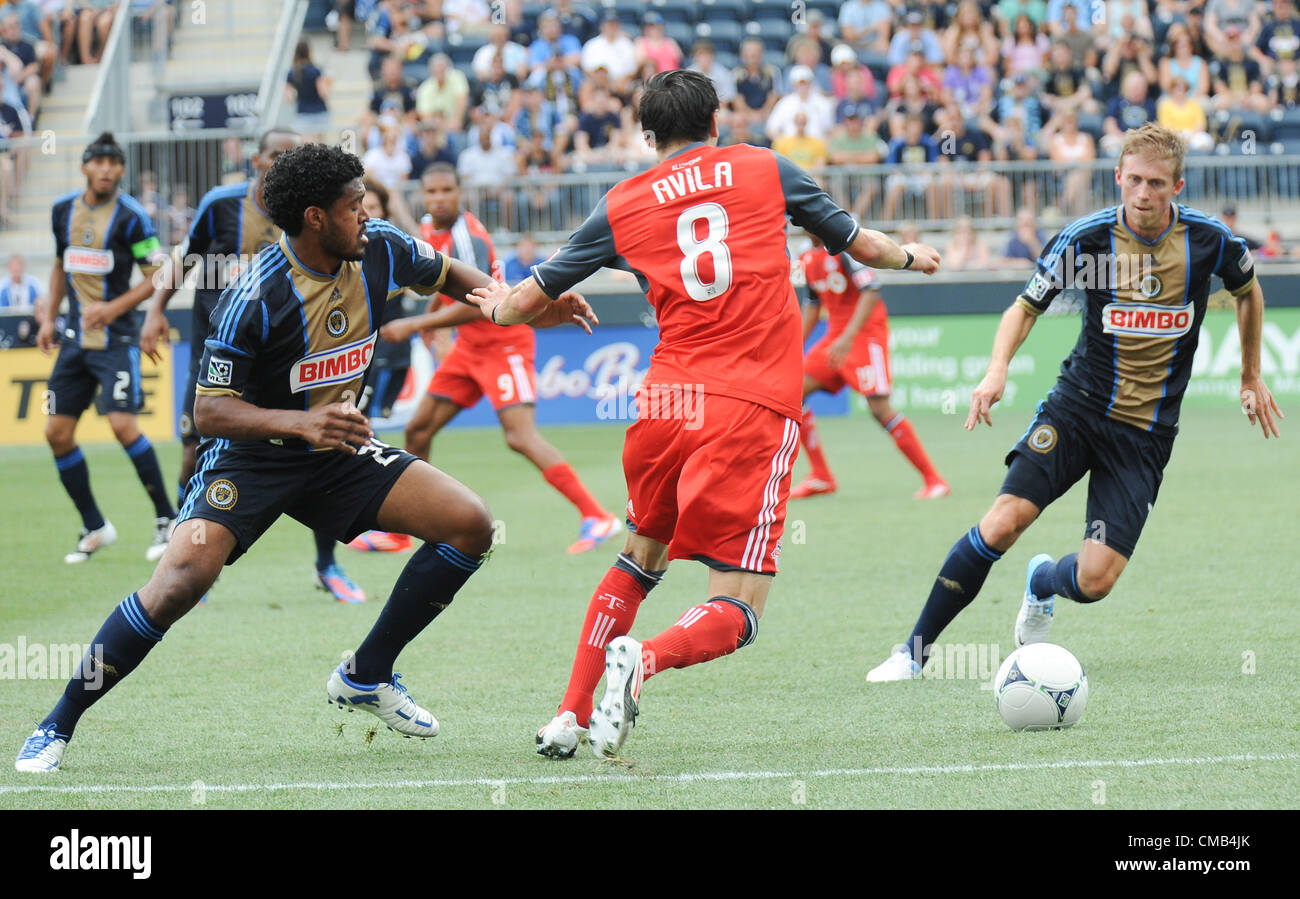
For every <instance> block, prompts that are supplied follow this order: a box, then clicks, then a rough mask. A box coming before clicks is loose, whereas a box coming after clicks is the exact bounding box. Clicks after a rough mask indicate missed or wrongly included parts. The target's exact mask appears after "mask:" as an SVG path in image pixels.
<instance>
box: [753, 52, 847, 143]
mask: <svg viewBox="0 0 1300 899" xmlns="http://www.w3.org/2000/svg"><path fill="white" fill-rule="evenodd" d="M790 85H791V87H792V88H793V93H789V94H786V95H785V96H784V97H782V98H781V99H780V100H777V101H776V104H775V105H774V106H773V107H772V114H771V115H770V116H768V118H767V136H768V138H769V139H770V140H772V141H773V142H775V141H776V140H777V139H778V138H781V137H785V136H786V135H788V134H794V132H795V124H794V117H795V114H796V113H798V112H803V113H805V114H806V115H807V126H806V127H807V132H808V134H810V135H812V136H813V137H819V138H822V139H825V138H826V137H827V135H829V134H830V131H831V127H832V125H833V124H834V121H835V107H834V106H833V105H832V104H831V101H830V100H829V99H828V98H827V97H826V96H825V95H824V94H822V93H821V92H820V91H819V90H817V88H816V87H814V85H813V74H812V71H811V70H810V69H808V68H807V67H806V66H795V67H794V68H793V69H791V70H790Z"/></svg>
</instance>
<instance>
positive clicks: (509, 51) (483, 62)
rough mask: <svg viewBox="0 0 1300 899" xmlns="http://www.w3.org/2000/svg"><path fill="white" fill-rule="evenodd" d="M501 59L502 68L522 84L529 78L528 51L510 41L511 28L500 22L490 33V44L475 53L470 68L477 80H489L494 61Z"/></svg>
mask: <svg viewBox="0 0 1300 899" xmlns="http://www.w3.org/2000/svg"><path fill="white" fill-rule="evenodd" d="M497 56H499V57H501V66H502V68H504V69H505V70H506V72H508V73H509V74H511V75H513V76H514V77H515V79H516V80H517V81H519V82H522V81H523V80H524V79H525V78H527V77H528V70H529V65H528V50H527V48H525V47H523V46H522V45H520V44H516V43H515V42H514V41H512V40H510V26H509V25H507V24H505V23H504V22H499V23H497V24H495V25H493V26H492V30H491V31H490V32H489V33H488V42H487V43H486V44H484V45H483V46H482V47H479V48H478V49H477V50H476V51H474V58H473V60H471V62H470V64H469V67H470V71H471V72H473V73H474V77H475V78H479V79H483V78H487V77H488V75H490V74H491V73H492V59H493V58H494V57H497Z"/></svg>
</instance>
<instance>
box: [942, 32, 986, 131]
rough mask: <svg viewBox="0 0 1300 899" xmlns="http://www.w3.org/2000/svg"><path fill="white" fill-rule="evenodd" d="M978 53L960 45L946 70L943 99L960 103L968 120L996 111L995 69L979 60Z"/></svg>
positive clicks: (969, 47)
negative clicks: (994, 101) (994, 91)
mask: <svg viewBox="0 0 1300 899" xmlns="http://www.w3.org/2000/svg"><path fill="white" fill-rule="evenodd" d="M975 54H976V50H975V48H974V47H971V46H969V45H963V46H961V47H959V48H958V49H957V55H956V56H955V57H954V62H953V63H952V64H951V65H949V66H948V68H947V69H945V70H944V73H943V91H942V94H941V96H942V98H943V101H944V102H945V103H956V104H957V105H958V106H959V107H960V108H961V112H962V115H963V116H965V117H966V118H968V119H976V118H979V117H980V116H984V115H988V114H989V113H991V112H992V111H993V71H992V70H991V69H990V68H989V67H988V66H986V65H982V64H979V63H977V62H976V57H975Z"/></svg>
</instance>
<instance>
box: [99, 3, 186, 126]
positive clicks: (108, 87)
mask: <svg viewBox="0 0 1300 899" xmlns="http://www.w3.org/2000/svg"><path fill="white" fill-rule="evenodd" d="M171 14H172V10H171V7H170V6H168V5H167V4H166V3H155V4H153V5H152V6H150V7H148V8H135V7H133V4H132V2H131V0H118V3H117V15H116V16H114V17H113V27H112V29H110V30H109V32H108V38H107V40H105V42H104V53H103V57H102V58H101V59H100V62H99V71H98V73H97V74H96V77H95V86H94V88H93V89H92V90H91V92H90V98H89V100H88V101H87V102H86V117H85V119H84V124H83V130H84V131H86V132H87V133H90V134H99V133H100V132H101V131H127V130H129V129H130V127H131V102H132V101H131V62H132V57H133V56H135V55H138V54H140V53H143V54H145V55H146V56H147V57H148V59H149V61H150V62H152V63H153V77H154V81H155V83H157V82H159V81H161V79H162V75H163V67H164V66H165V65H166V63H167V52H168V49H167V41H168V36H169V31H170V29H169V28H168V27H167V17H168V16H169V15H171ZM137 31H140V32H141V33H143V34H144V35H145V38H144V40H146V41H147V44H146V47H145V48H136V47H134V46H133V43H134V41H133V37H134V36H135V35H136V33H137Z"/></svg>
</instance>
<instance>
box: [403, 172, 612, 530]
mask: <svg viewBox="0 0 1300 899" xmlns="http://www.w3.org/2000/svg"><path fill="white" fill-rule="evenodd" d="M420 184H421V188H422V191H423V197H424V206H425V211H427V212H428V213H429V216H430V217H431V218H432V219H433V222H432V228H428V227H426V228H425V229H424V231H425V233H424V234H422V235H421V236H422V237H423V238H424V239H425V240H426V241H428V242H429V243H430V244H432V245H433V247H434V248H435V249H437V250H438V251H439V252H440V253H445V254H447V255H448V256H452V257H454V258H456V259H460V260H461V261H462V262H465V263H467V264H472V265H475V266H478V267H479V270H480V271H490V272H493V273H495V274H497V275H498V276H499V273H500V272H499V270H500V265H499V263H498V261H497V258H496V252H495V250H494V249H493V246H492V238H491V237H490V236H489V235H488V232H487V229H486V228H484V227H483V225H482V224H481V223H480V222H479V220H478V219H476V218H475V217H474V216H473V215H472V214H470V213H469V212H462V211H461V197H460V180H459V179H458V177H457V175H456V170H455V168H453V167H452V166H450V165H448V164H446V163H434V164H433V165H431V166H429V168H427V169H426V170H425V171H424V174H423V175H422V176H421V178H420ZM439 299H441V301H442V302H441V304H440V303H439ZM452 327H454V328H456V343H455V345H454V346H453V348H452V351H451V352H450V353H448V354H447V357H446V358H445V359H443V360H442V362H441V364H439V366H438V370H437V371H436V372H434V375H433V378H432V379H431V380H430V381H429V387H428V390H427V391H426V394H425V396H424V397H423V398H422V399H421V400H420V405H419V408H417V409H416V411H415V415H414V416H413V417H412V418H411V421H410V422H409V423H408V424H407V426H406V450H407V452H410V453H413V454H414V455H416V456H418V457H420V458H421V459H424V460H426V461H427V460H428V458H429V447H430V445H431V444H432V442H433V437H434V435H435V434H437V433H438V432H439V431H441V430H442V429H443V428H444V427H446V425H447V423H448V422H450V421H451V420H452V419H453V418H455V417H456V415H458V414H459V413H460V411H461V410H462V409H468V408H470V407H472V406H473V405H474V404H475V403H477V402H478V401H479V400H480V399H481V398H482V397H483V396H485V395H486V396H487V397H488V399H489V401H491V403H492V407H493V408H494V409H496V411H497V416H498V417H499V418H500V419H501V429H502V430H503V431H504V432H505V436H506V445H507V446H509V447H510V448H511V449H512V450H514V451H515V452H517V453H519V454H520V455H522V456H524V457H525V458H526V459H528V461H530V462H532V463H533V464H534V465H536V466H537V468H538V470H539V471H541V473H542V477H544V478H545V479H546V482H547V483H548V484H550V485H551V486H552V487H554V488H555V489H556V490H558V491H559V492H560V493H561V494H563V495H564V497H565V498H566V499H568V500H569V502H571V503H573V505H575V506H576V507H577V508H578V514H579V515H581V517H582V520H581V522H580V523H579V527H578V540H577V542H576V543H574V544H573V545H572V546H570V547H569V552H570V553H580V552H586V551H588V550H592V549H595V548H596V547H597V546H599V545H600V544H602V543H604V542H605V541H606V540H608V539H610V538H611V537H613V536H614V535H615V534H617V533H619V532H620V531H622V530H623V523H622V521H620V520H619V518H618V516H616V515H611V514H609V512H607V511H605V508H604V507H603V506H601V504H600V503H599V502H597V501H596V498H595V497H593V496H592V495H591V493H590V492H589V491H588V490H587V488H586V487H585V486H584V485H583V483H582V481H581V480H580V479H579V478H578V475H577V474H576V473H575V472H574V470H573V469H572V468H571V467H570V466H569V463H568V462H566V461H565V460H564V456H562V455H560V451H559V450H557V449H556V448H555V447H554V446H552V445H551V444H550V443H549V442H548V441H547V440H546V438H545V437H543V436H542V434H541V432H540V431H539V430H538V429H537V421H536V414H535V410H534V404H535V403H536V402H537V391H536V382H535V377H536V376H535V374H534V371H533V360H534V357H535V355H536V347H537V340H536V337H535V335H534V334H533V329H532V328H530V327H528V326H527V325H516V326H514V327H510V328H499V327H497V326H496V325H494V324H492V323H491V322H489V321H487V320H486V319H484V318H483V314H482V313H481V312H479V310H478V309H477V308H475V307H473V306H467V305H465V304H464V303H459V302H457V301H455V300H453V299H452V298H451V297H448V296H441V295H440V296H439V297H437V298H434V299H432V300H431V301H430V303H429V311H428V313H427V314H426V315H417V316H411V317H408V318H403V319H397V320H395V321H392V322H389V323H388V324H387V325H385V326H384V327H383V328H382V329H381V331H380V333H381V334H382V336H383V338H384V339H385V340H389V341H393V342H399V341H403V340H410V339H411V335H413V334H415V333H416V332H417V331H425V330H430V329H435V328H452Z"/></svg>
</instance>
